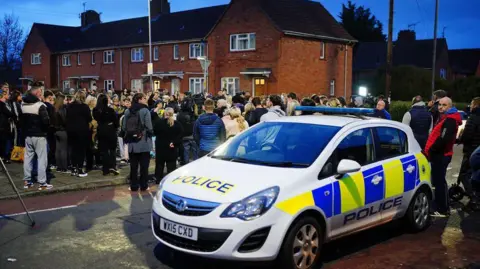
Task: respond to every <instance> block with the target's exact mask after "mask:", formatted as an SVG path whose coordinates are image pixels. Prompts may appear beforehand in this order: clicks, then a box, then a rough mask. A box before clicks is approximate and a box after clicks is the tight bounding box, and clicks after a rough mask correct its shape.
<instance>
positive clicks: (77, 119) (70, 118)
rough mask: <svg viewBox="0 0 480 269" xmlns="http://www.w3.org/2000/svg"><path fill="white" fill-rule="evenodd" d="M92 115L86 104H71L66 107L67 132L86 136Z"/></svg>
mask: <svg viewBox="0 0 480 269" xmlns="http://www.w3.org/2000/svg"><path fill="white" fill-rule="evenodd" d="M91 121H92V114H91V112H90V108H89V107H88V106H87V105H86V104H79V103H71V104H70V105H68V107H67V132H69V133H76V134H78V135H88V133H89V132H90V126H89V124H90V122H91Z"/></svg>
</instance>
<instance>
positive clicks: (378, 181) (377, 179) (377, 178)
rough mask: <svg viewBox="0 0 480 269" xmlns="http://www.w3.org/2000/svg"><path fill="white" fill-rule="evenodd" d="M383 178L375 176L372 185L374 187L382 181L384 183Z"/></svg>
mask: <svg viewBox="0 0 480 269" xmlns="http://www.w3.org/2000/svg"><path fill="white" fill-rule="evenodd" d="M382 180H383V178H382V177H381V176H378V175H377V176H374V177H373V179H372V184H373V185H378V183H380V181H382Z"/></svg>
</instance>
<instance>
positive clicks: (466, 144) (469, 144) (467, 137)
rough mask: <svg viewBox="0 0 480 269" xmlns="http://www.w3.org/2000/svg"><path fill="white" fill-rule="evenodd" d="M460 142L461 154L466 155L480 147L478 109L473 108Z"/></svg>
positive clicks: (479, 116)
mask: <svg viewBox="0 0 480 269" xmlns="http://www.w3.org/2000/svg"><path fill="white" fill-rule="evenodd" d="M460 142H461V143H462V144H463V153H464V154H468V155H470V154H472V152H473V151H475V150H476V149H477V147H478V146H480V107H477V108H475V109H474V110H473V111H472V113H471V114H470V117H469V118H468V120H467V123H466V124H465V129H464V131H463V134H462V137H461V138H460Z"/></svg>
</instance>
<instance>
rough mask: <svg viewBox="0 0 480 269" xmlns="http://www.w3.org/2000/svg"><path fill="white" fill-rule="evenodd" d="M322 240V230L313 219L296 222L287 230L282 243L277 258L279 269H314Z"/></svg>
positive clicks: (306, 218)
mask: <svg viewBox="0 0 480 269" xmlns="http://www.w3.org/2000/svg"><path fill="white" fill-rule="evenodd" d="M323 239H324V237H323V228H322V226H321V225H320V224H319V223H318V221H317V220H316V219H315V218H314V217H311V216H307V217H304V218H302V219H300V220H298V221H297V222H296V223H294V225H293V226H292V227H291V228H290V229H289V231H288V233H287V236H286V237H285V240H284V242H283V246H282V248H281V250H280V253H279V257H278V263H279V266H280V268H284V269H311V268H314V266H315V264H316V263H317V262H318V259H319V257H320V249H321V247H322V244H323Z"/></svg>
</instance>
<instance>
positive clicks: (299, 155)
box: [210, 122, 340, 168]
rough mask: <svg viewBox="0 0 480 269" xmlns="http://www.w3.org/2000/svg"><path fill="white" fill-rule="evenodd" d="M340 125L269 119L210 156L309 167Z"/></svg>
mask: <svg viewBox="0 0 480 269" xmlns="http://www.w3.org/2000/svg"><path fill="white" fill-rule="evenodd" d="M339 130H340V127H336V126H326V125H316V124H305V123H291V122H267V123H263V124H261V125H260V126H257V127H256V128H251V129H249V130H247V131H245V132H243V133H241V134H240V135H238V136H236V137H234V138H233V139H232V141H230V143H228V144H227V145H225V146H224V147H220V148H219V149H218V150H216V151H215V152H213V153H212V154H211V155H210V157H212V158H215V159H222V160H227V161H237V162H243V163H249V164H256V165H268V166H278V167H296V168H301V167H308V166H310V165H311V164H312V163H313V162H314V161H315V160H316V158H317V157H318V156H319V155H320V153H321V152H322V151H323V149H324V148H325V146H326V145H327V144H328V142H330V139H332V137H333V136H334V135H335V134H336V133H337V132H338V131H339Z"/></svg>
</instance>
